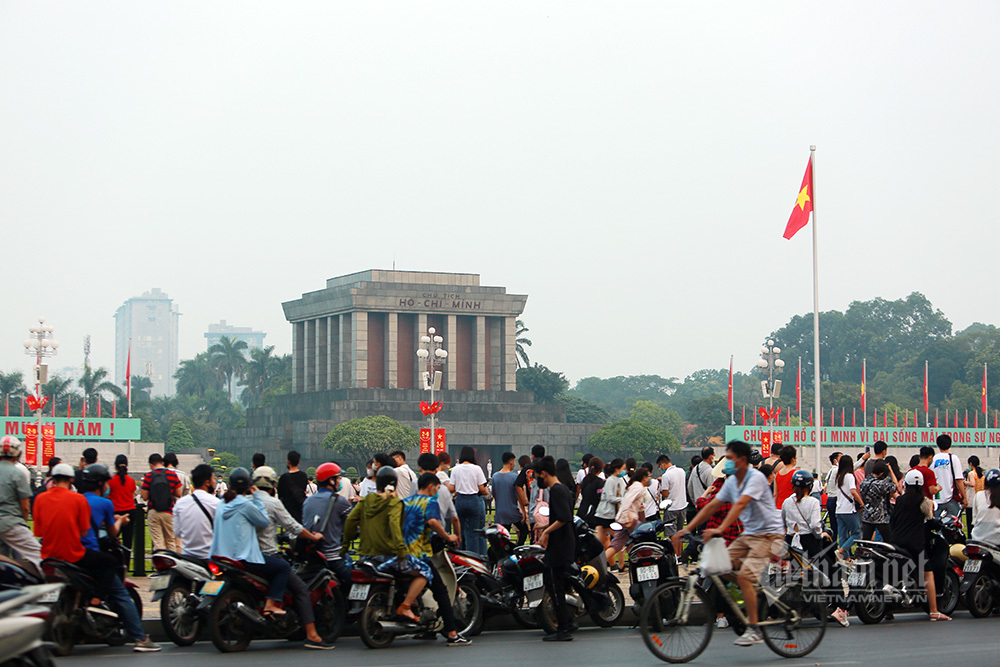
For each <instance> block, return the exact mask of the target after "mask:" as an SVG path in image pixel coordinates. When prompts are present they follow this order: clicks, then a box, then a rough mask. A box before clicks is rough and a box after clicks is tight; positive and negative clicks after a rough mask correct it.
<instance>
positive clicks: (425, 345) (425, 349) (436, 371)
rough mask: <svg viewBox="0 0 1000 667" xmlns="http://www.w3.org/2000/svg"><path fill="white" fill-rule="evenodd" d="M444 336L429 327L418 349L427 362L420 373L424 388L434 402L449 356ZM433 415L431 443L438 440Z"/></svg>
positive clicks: (432, 416) (422, 358)
mask: <svg viewBox="0 0 1000 667" xmlns="http://www.w3.org/2000/svg"><path fill="white" fill-rule="evenodd" d="M443 345H444V337H442V336H439V335H438V334H437V331H436V330H435V329H434V327H430V328H429V329H427V335H426V336H421V337H420V347H419V348H418V349H417V357H418V358H419V359H420V360H421V361H422V362H424V363H425V364H426V366H425V369H424V370H423V371H422V372H421V373H420V377H421V380H422V384H423V388H424V390H425V391H430V392H431V400H430V402H431V403H432V404H433V403H434V392H435V391H440V390H441V370H440V369H441V367H442V366H444V362H445V360H446V359H447V358H448V351H447V350H445V349H444V347H443ZM430 417H431V443H432V446H435V444H434V443H436V442H437V440H436V439H435V433H434V429H435V425H434V412H431V413H430Z"/></svg>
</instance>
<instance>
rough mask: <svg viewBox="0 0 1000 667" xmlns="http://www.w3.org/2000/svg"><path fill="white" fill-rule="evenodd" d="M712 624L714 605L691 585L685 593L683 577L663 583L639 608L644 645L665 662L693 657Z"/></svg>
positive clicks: (704, 640) (708, 636)
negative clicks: (691, 590)
mask: <svg viewBox="0 0 1000 667" xmlns="http://www.w3.org/2000/svg"><path fill="white" fill-rule="evenodd" d="M714 628H715V607H714V606H713V605H712V603H711V601H710V600H709V598H708V595H707V594H706V593H705V591H704V590H702V589H701V588H700V587H698V586H695V587H694V589H693V593H692V594H688V593H687V582H686V581H671V582H667V583H665V584H663V585H662V586H660V587H659V588H657V589H656V590H655V591H653V593H652V595H650V596H649V597H648V598H647V599H646V602H645V603H644V604H643V605H642V610H641V611H640V612H639V629H640V630H641V631H642V640H643V641H644V642H645V643H646V648H648V649H649V650H650V652H652V654H653V655H655V656H656V657H657V658H659V659H660V660H663V661H665V662H687V661H689V660H693V659H695V658H697V657H698V656H699V655H700V654H701V652H702V651H704V650H705V647H706V646H708V641H709V640H710V639H711V638H712V630H713V629H714Z"/></svg>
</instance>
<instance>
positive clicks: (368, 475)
mask: <svg viewBox="0 0 1000 667" xmlns="http://www.w3.org/2000/svg"><path fill="white" fill-rule="evenodd" d="M366 466H367V467H366V468H365V478H364V479H363V480H361V484H360V485H359V488H358V500H360V499H361V498H364V497H365V496H367V495H368V494H369V493H375V460H374V459H369V460H368V463H367V464H366Z"/></svg>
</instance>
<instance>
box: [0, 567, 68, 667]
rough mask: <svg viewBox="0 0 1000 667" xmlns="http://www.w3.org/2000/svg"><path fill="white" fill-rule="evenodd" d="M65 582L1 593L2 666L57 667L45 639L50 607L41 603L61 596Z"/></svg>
mask: <svg viewBox="0 0 1000 667" xmlns="http://www.w3.org/2000/svg"><path fill="white" fill-rule="evenodd" d="M62 587H63V585H62V584H36V585H31V586H26V587H25V588H22V589H19V590H18V589H8V590H5V591H3V592H2V593H0V665H3V666H4V667H54V666H55V662H54V661H53V659H52V652H51V651H50V649H49V645H48V644H46V643H45V642H44V641H43V636H44V634H45V621H46V619H47V618H48V615H49V609H50V608H49V607H48V606H46V605H43V604H41V603H40V600H42V599H43V598H46V597H52V596H56V597H58V595H59V591H60V590H61V589H62Z"/></svg>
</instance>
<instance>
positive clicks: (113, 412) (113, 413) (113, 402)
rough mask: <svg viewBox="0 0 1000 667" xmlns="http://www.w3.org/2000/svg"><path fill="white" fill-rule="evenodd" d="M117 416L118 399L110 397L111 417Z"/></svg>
mask: <svg viewBox="0 0 1000 667" xmlns="http://www.w3.org/2000/svg"><path fill="white" fill-rule="evenodd" d="M117 416H118V401H116V400H115V399H113V398H112V399H111V418H112V419H115V418H116V417H117Z"/></svg>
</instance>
